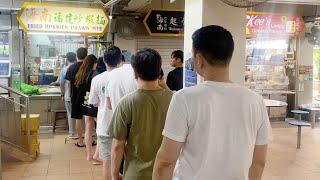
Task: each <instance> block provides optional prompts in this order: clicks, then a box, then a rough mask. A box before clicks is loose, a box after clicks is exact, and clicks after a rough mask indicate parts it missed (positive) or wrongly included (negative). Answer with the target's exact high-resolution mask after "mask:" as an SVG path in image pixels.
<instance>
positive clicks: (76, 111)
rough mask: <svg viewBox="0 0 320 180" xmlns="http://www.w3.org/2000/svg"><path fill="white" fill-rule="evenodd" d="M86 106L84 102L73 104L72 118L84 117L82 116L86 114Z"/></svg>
mask: <svg viewBox="0 0 320 180" xmlns="http://www.w3.org/2000/svg"><path fill="white" fill-rule="evenodd" d="M85 113H86V108H84V107H83V106H82V104H76V103H72V104H71V118H74V119H82V116H83V115H85Z"/></svg>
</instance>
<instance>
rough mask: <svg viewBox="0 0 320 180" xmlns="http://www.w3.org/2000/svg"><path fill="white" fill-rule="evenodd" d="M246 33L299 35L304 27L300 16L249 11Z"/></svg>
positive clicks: (256, 34)
mask: <svg viewBox="0 0 320 180" xmlns="http://www.w3.org/2000/svg"><path fill="white" fill-rule="evenodd" d="M246 18H247V27H246V34H247V35H249V36H259V35H291V36H296V35H298V34H299V33H300V32H301V31H302V30H303V28H304V22H303V20H302V18H301V17H300V16H296V15H287V14H272V13H259V12H247V16H246Z"/></svg>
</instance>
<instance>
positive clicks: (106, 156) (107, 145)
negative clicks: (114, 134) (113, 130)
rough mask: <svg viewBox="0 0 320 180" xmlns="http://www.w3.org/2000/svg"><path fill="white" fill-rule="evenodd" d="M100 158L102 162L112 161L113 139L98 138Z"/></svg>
mask: <svg viewBox="0 0 320 180" xmlns="http://www.w3.org/2000/svg"><path fill="white" fill-rule="evenodd" d="M98 143H99V146H100V147H99V156H100V158H101V159H102V160H104V161H108V160H111V146H112V138H111V137H108V136H98Z"/></svg>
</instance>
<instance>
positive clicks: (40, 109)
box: [30, 94, 65, 126]
mask: <svg viewBox="0 0 320 180" xmlns="http://www.w3.org/2000/svg"><path fill="white" fill-rule="evenodd" d="M53 110H65V106H64V102H63V101H62V100H61V96H60V94H42V95H34V96H30V113H32V114H40V125H41V126H51V125H52V118H51V117H52V111H53Z"/></svg>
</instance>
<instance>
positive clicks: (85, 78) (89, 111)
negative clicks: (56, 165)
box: [75, 54, 98, 160]
mask: <svg viewBox="0 0 320 180" xmlns="http://www.w3.org/2000/svg"><path fill="white" fill-rule="evenodd" d="M97 64H98V60H97V58H96V56H94V55H93V54H91V55H88V56H87V57H86V58H85V60H84V61H83V63H82V65H81V67H80V69H79V71H78V72H77V74H76V78H75V86H76V88H77V89H78V94H77V98H78V101H77V102H76V103H77V104H78V105H80V104H81V107H82V108H81V109H79V112H80V111H81V112H82V113H83V115H84V117H85V124H86V128H85V145H84V144H76V146H78V147H84V146H85V147H86V150H87V160H92V157H93V155H92V144H93V143H92V135H93V126H94V118H96V117H97V108H96V107H94V106H89V105H88V104H87V97H88V95H89V92H90V87H91V81H92V78H93V76H94V73H95V70H96V68H97Z"/></svg>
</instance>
